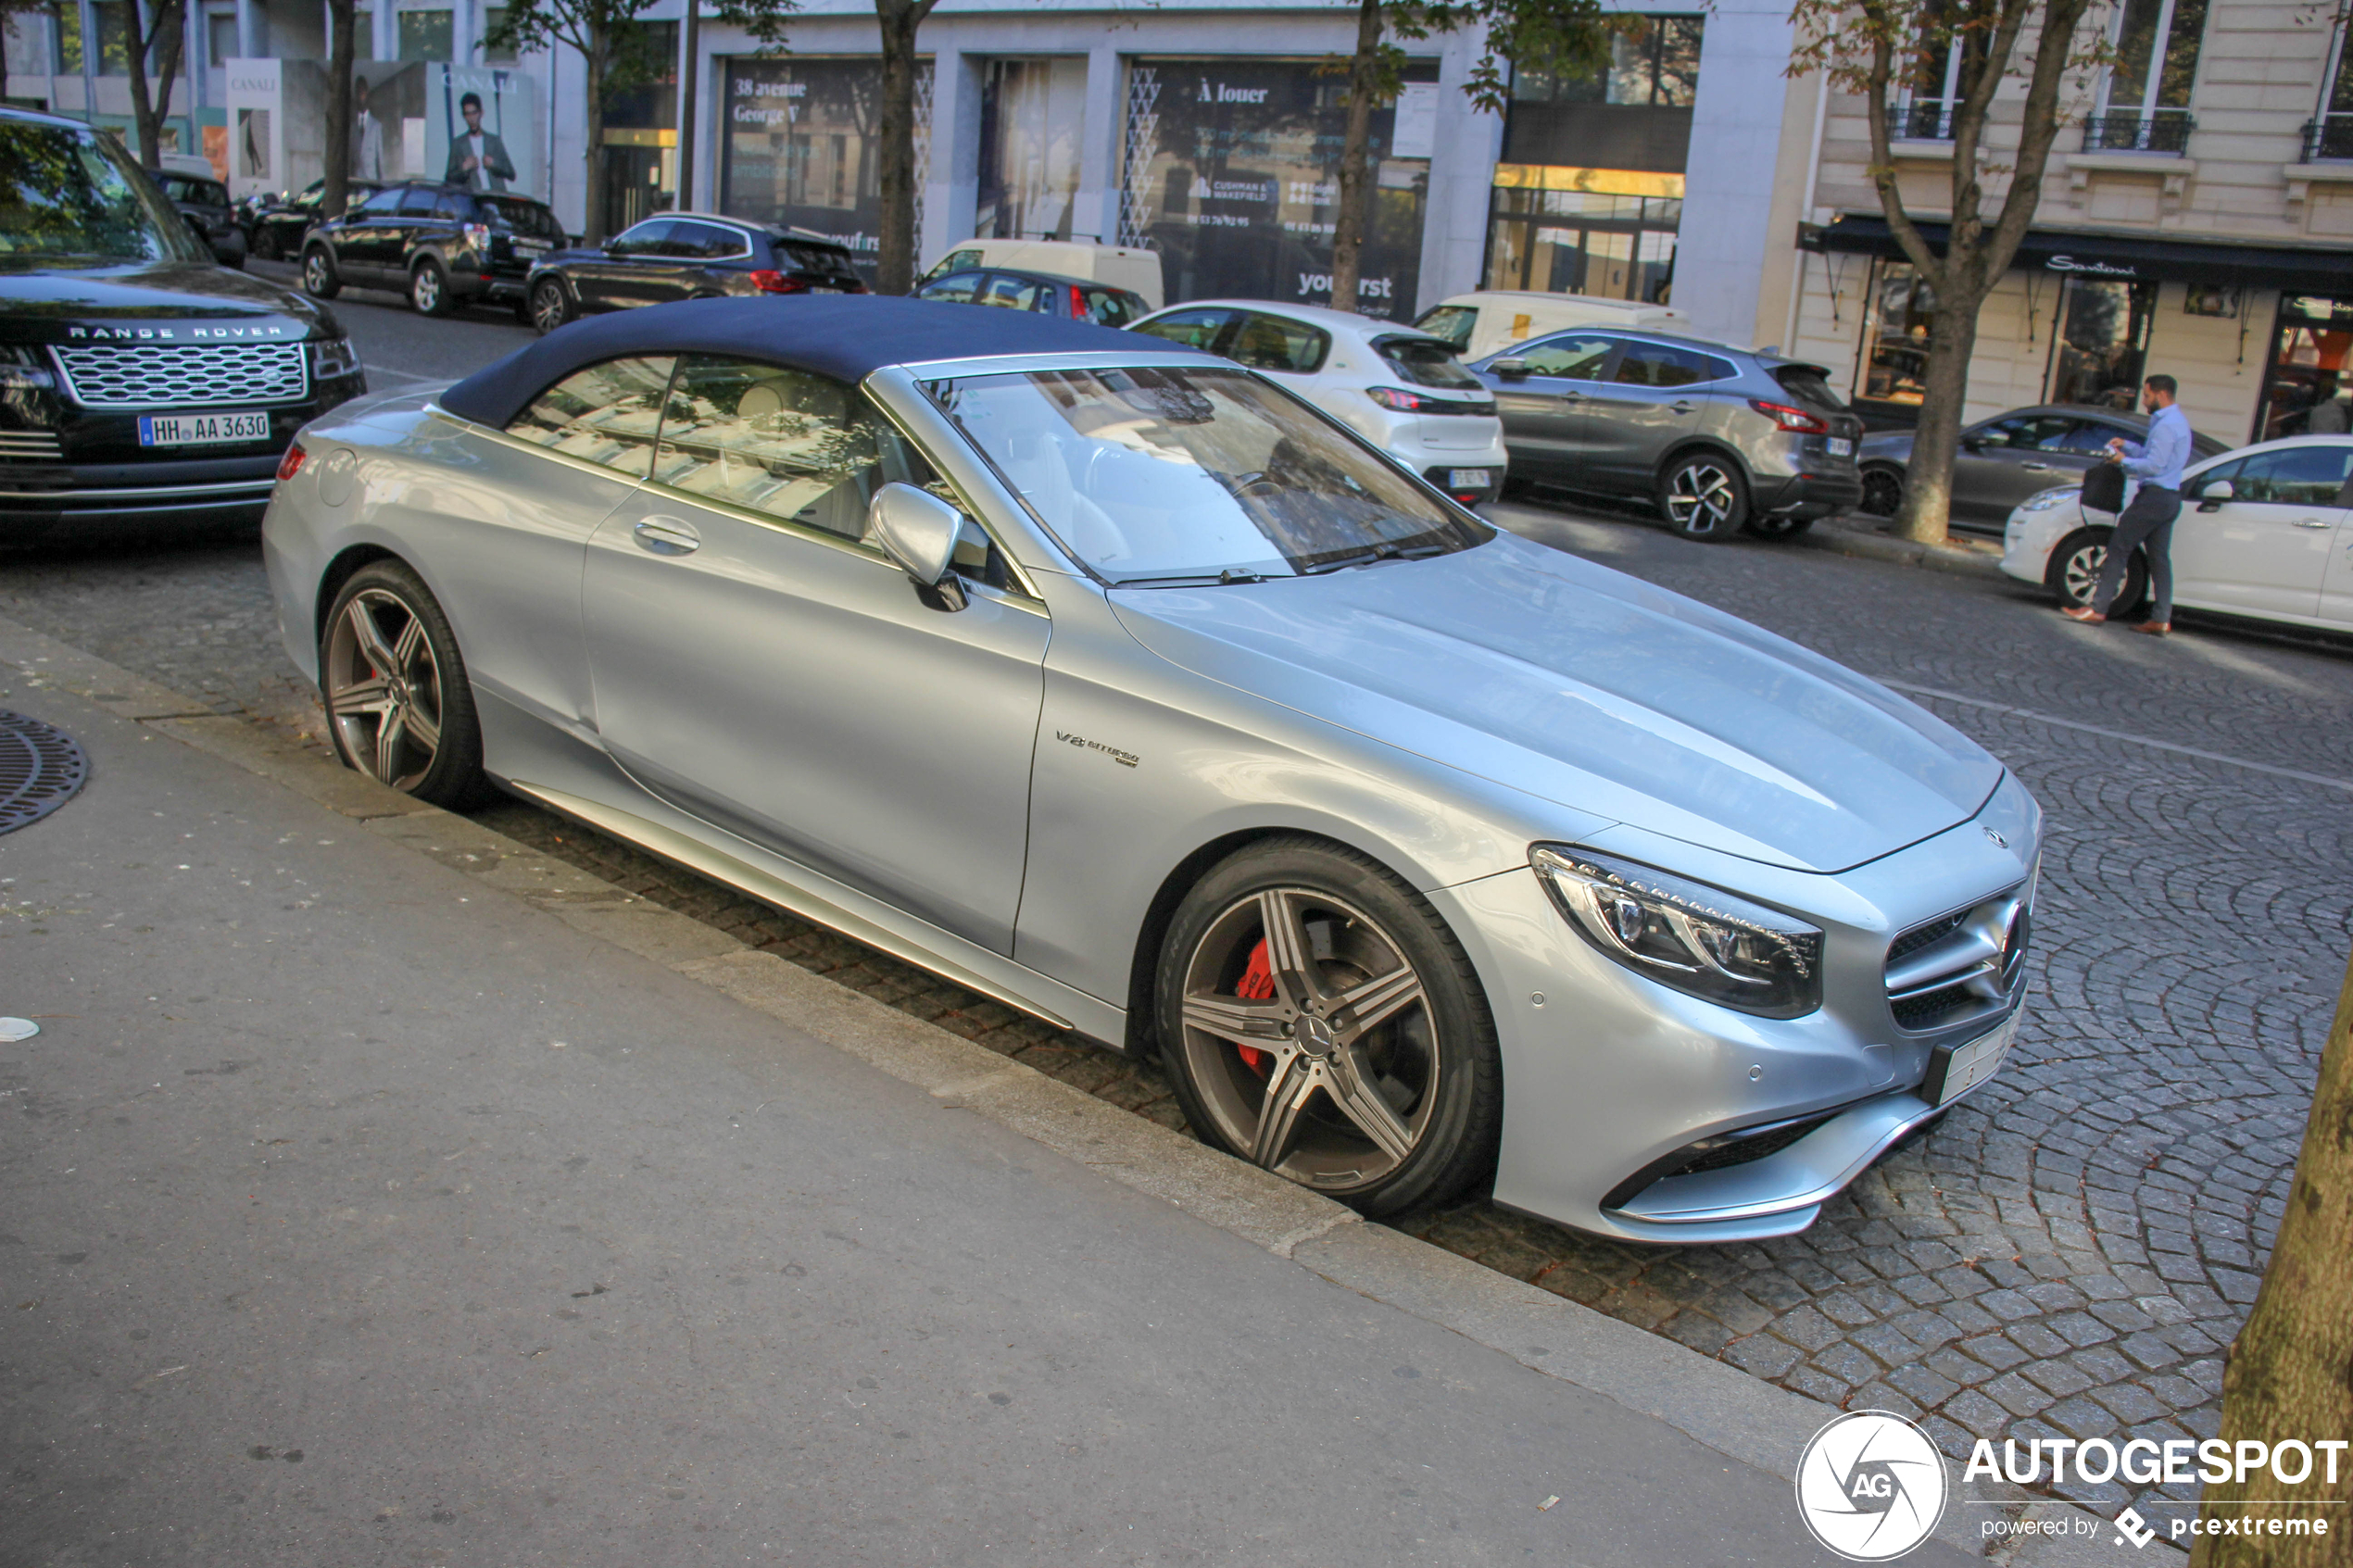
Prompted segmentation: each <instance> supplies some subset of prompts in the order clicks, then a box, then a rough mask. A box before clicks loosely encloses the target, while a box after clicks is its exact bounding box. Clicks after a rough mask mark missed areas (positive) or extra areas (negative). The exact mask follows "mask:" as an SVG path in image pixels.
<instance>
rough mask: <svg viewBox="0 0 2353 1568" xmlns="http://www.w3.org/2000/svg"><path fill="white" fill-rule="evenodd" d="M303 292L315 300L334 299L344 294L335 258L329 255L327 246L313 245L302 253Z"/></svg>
mask: <svg viewBox="0 0 2353 1568" xmlns="http://www.w3.org/2000/svg"><path fill="white" fill-rule="evenodd" d="M302 292H303V293H305V294H307V295H309V296H310V297H311V298H313V299H333V298H334V297H335V295H339V294H341V293H343V279H342V278H341V277H339V276H337V275H336V272H335V258H334V257H332V256H330V255H328V254H327V247H326V246H325V245H312V246H311V247H310V248H309V249H308V250H306V251H304V252H303V253H302Z"/></svg>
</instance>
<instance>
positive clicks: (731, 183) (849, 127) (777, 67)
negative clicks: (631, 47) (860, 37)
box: [719, 56, 931, 282]
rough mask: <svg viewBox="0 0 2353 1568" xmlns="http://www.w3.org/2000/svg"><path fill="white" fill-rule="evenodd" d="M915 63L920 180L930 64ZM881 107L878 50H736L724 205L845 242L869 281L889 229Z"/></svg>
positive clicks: (724, 152)
mask: <svg viewBox="0 0 2353 1568" xmlns="http://www.w3.org/2000/svg"><path fill="white" fill-rule="evenodd" d="M918 69H919V72H920V74H919V76H918V78H917V80H916V83H915V102H916V113H917V116H918V123H917V125H916V127H915V144H916V149H915V150H916V164H917V169H918V175H917V177H918V180H920V178H921V166H922V162H923V151H924V148H925V145H926V144H927V143H928V140H929V138H928V135H927V131H928V127H927V125H926V124H925V123H924V121H925V119H928V112H927V106H928V105H929V104H930V102H931V93H930V82H929V78H930V75H931V64H930V62H929V61H925V62H923V63H922V65H921V66H920V67H919V68H918ZM881 107H882V62H881V61H880V60H877V59H875V58H874V57H872V56H867V57H863V58H857V59H833V60H824V59H792V58H787V59H775V60H763V59H736V60H729V61H728V62H727V94H726V110H725V113H726V117H727V118H726V127H725V130H726V134H725V136H724V138H723V139H722V141H721V143H720V154H719V209H720V210H721V211H722V212H724V213H725V214H727V215H728V216H729V217H731V218H749V219H752V220H756V221H759V222H762V223H781V224H784V225H786V226H787V227H796V228H801V229H808V230H812V231H813V232H817V233H820V234H823V235H824V236H825V237H826V238H827V239H830V240H834V241H837V243H839V244H841V245H847V246H849V253H850V255H851V257H854V258H855V259H856V262H857V265H858V269H859V270H860V271H861V272H862V273H863V274H864V275H865V276H866V278H867V279H868V281H869V282H871V281H872V280H873V278H874V269H875V251H876V249H877V247H878V246H879V245H880V244H881V239H880V234H881V229H882V188H881V169H880V163H879V156H880V153H881V136H880V132H881V125H880V113H881Z"/></svg>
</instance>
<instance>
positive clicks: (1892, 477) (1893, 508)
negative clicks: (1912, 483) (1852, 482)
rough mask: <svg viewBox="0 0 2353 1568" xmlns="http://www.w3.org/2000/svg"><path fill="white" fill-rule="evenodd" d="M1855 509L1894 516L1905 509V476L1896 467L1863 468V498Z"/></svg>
mask: <svg viewBox="0 0 2353 1568" xmlns="http://www.w3.org/2000/svg"><path fill="white" fill-rule="evenodd" d="M1855 509H1856V511H1858V512H1863V513H1865V514H1867V515H1869V516H1871V517H1894V515H1895V514H1896V513H1897V512H1900V511H1902V510H1903V509H1904V476H1903V474H1902V473H1901V472H1899V471H1897V470H1894V469H1887V468H1875V469H1865V470H1863V498H1862V500H1860V501H1858V502H1856V507H1855Z"/></svg>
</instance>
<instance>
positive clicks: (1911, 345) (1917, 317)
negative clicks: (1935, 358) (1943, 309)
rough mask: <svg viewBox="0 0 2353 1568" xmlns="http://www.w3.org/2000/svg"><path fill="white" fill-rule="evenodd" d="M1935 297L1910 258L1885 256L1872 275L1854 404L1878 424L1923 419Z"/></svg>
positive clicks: (1864, 415) (1904, 422) (1902, 423)
mask: <svg viewBox="0 0 2353 1568" xmlns="http://www.w3.org/2000/svg"><path fill="white" fill-rule="evenodd" d="M1935 309H1936V296H1935V295H1932V294H1931V293H1930V292H1929V287H1928V284H1927V283H1925V282H1921V281H1920V278H1919V275H1918V273H1917V272H1916V271H1915V270H1913V267H1912V264H1911V263H1910V262H1908V261H1882V262H1881V263H1880V264H1879V270H1878V271H1877V272H1876V273H1875V274H1874V275H1873V276H1872V279H1871V291H1870V295H1869V301H1868V309H1867V313H1866V315H1865V318H1864V322H1863V368H1862V373H1861V374H1860V375H1858V376H1856V379H1855V406H1856V410H1857V411H1858V412H1860V413H1861V414H1862V415H1863V417H1864V418H1865V420H1868V421H1869V422H1871V423H1874V424H1896V425H1908V424H1910V423H1912V422H1913V421H1914V420H1917V419H1919V408H1920V397H1921V395H1922V393H1923V392H1924V391H1925V390H1926V388H1927V385H1928V338H1929V322H1930V318H1931V315H1932V314H1933V313H1934V311H1935Z"/></svg>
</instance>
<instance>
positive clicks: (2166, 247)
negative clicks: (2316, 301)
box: [1798, 213, 2353, 296]
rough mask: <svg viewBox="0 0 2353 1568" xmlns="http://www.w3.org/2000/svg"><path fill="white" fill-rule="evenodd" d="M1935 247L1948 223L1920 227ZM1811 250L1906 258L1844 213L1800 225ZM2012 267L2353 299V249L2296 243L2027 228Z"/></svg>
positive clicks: (1889, 238)
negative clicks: (2190, 238) (2285, 243)
mask: <svg viewBox="0 0 2353 1568" xmlns="http://www.w3.org/2000/svg"><path fill="white" fill-rule="evenodd" d="M1919 231H1920V237H1921V238H1922V239H1924V240H1926V241H1927V242H1928V244H1929V248H1930V249H1931V250H1935V251H1938V252H1942V251H1943V250H1944V237H1945V232H1946V231H1945V225H1944V224H1942V223H1922V224H1920V225H1919ZM1798 244H1799V245H1801V246H1803V247H1804V248H1806V249H1807V250H1815V251H1839V252H1843V253H1845V254H1847V255H1851V256H1891V257H1900V256H1902V255H1903V254H1904V250H1903V247H1902V246H1901V245H1897V244H1896V243H1895V235H1894V232H1892V231H1890V230H1889V228H1888V226H1887V220H1886V219H1884V218H1867V217H1864V216H1861V215H1859V214H1856V213H1843V214H1841V215H1840V216H1839V218H1838V220H1836V221H1835V222H1831V223H1806V224H1801V225H1800V226H1799V228H1798ZM2010 265H2011V267H2012V268H2013V269H2032V270H2035V271H2043V272H2058V273H2072V274H2074V275H2076V276H2079V277H2085V278H2112V279H2115V280H2117V281H2119V282H2135V281H2150V282H2181V283H2204V284H2207V285H2208V286H2209V287H2216V288H2248V289H2281V290H2284V291H2287V292H2289V293H2294V294H2324V295H2347V296H2353V252H2347V251H2345V250H2318V249H2311V250H2308V249H2305V248H2302V247H2300V246H2290V245H2247V244H2246V243H2245V242H2244V241H2240V240H2225V239H2219V238H2218V239H2216V240H2213V241H2211V242H2206V243H2201V242H2199V241H2196V240H2189V239H2162V240H2159V239H2147V238H2144V237H2142V236H2140V235H2137V234H2100V233H2084V232H2080V231H2073V232H2071V231H2067V230H2059V229H2029V230H2028V231H2027V232H2026V238H2025V239H2024V240H2023V241H2022V242H2020V245H2019V247H2018V257H2017V259H2015V260H2014V261H2012V262H2011V263H2010Z"/></svg>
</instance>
